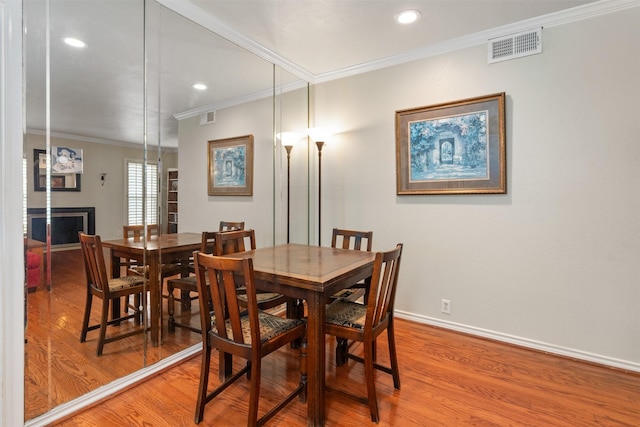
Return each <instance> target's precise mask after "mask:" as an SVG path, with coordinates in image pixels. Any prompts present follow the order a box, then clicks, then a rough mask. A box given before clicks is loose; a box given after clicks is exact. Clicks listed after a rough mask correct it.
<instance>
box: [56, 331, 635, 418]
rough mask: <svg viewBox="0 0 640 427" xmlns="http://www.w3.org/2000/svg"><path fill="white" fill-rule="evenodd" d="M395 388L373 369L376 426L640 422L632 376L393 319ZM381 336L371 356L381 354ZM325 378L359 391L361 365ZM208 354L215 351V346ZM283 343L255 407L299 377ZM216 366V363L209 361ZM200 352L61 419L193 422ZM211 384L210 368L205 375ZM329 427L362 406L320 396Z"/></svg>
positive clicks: (235, 396) (233, 397) (230, 402)
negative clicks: (397, 366) (397, 380)
mask: <svg viewBox="0 0 640 427" xmlns="http://www.w3.org/2000/svg"><path fill="white" fill-rule="evenodd" d="M396 339H397V342H398V357H399V361H400V376H401V382H402V388H401V390H394V388H393V382H392V379H391V377H390V376H389V375H387V374H383V373H378V376H377V380H376V383H377V391H378V403H379V406H380V417H381V420H380V423H379V425H380V426H447V427H449V426H469V425H472V426H580V427H583V426H639V425H640V375H639V374H637V373H628V372H623V371H620V370H615V369H610V368H606V367H602V366H596V365H593V364H589V363H584V362H580V361H573V360H569V359H566V358H562V357H557V356H554V355H549V354H544V353H541V352H536V351H531V350H528V349H523V348H519V347H515V346H511V345H507V344H502V343H499V342H493V341H490V340H485V339H482V338H477V337H473V336H469V335H465V334H461V333H457V332H453V331H448V330H444V329H439V328H435V327H431V326H427V325H420V324H415V323H412V322H409V321H405V320H397V337H396ZM384 341H385V340H383V339H381V340H380V342H379V344H378V346H379V347H378V348H379V359H380V360H381V361H382V362H383V363H387V362H388V355H387V352H386V342H384ZM334 346H335V343H332V344H331V345H328V349H327V365H328V366H327V373H326V374H327V383H328V384H331V385H333V386H340V387H348V388H349V389H351V390H352V391H358V390H359V391H360V392H361V393H362V395H363V396H364V394H365V389H364V381H363V369H362V366H361V365H360V364H358V363H356V362H354V361H353V360H350V361H349V362H348V363H347V364H346V365H345V366H342V367H340V368H336V366H335V363H334V358H333V351H334V348H335V347H334ZM214 353H215V352H214ZM297 366H298V365H297V352H296V350H292V349H290V348H285V349H281V350H280V351H278V352H276V353H274V354H272V355H269V356H267V357H266V358H265V359H264V362H263V368H262V369H263V371H262V372H263V376H262V385H261V396H260V399H261V401H260V413H261V414H262V413H264V412H265V411H266V410H268V409H269V408H270V405H271V404H273V403H274V399H272V398H271V396H273V395H278V396H280V395H282V394H283V391H282V388H283V387H287V388H288V389H290V388H292V387H294V386H295V384H296V382H297V381H298V377H297V373H296V369H297ZM212 367H213V369H214V371H215V370H216V369H217V368H216V367H217V364H216V363H212ZM199 368H200V357H199V356H197V357H194V358H192V359H190V360H188V361H186V362H184V363H182V364H180V365H178V366H175V367H173V368H171V369H170V370H168V371H165V372H164V373H162V374H160V375H158V376H155V377H153V378H151V379H149V380H147V381H145V382H144V383H141V384H139V385H137V386H136V387H134V388H132V389H130V390H128V391H126V392H123V393H121V394H119V395H117V396H114V397H113V398H111V399H109V400H108V401H105V402H101V403H100V404H98V405H96V406H95V407H93V408H90V409H88V410H86V411H84V412H82V413H79V414H76V415H75V416H73V417H72V418H69V419H67V420H64V421H63V422H60V423H59V424H58V425H59V426H103V425H127V426H143V425H144V426H171V427H176V426H192V425H194V424H193V415H194V408H195V398H196V389H197V386H198V377H199ZM210 377H211V381H212V382H217V381H218V375H215V374H214V375H211V376H210ZM246 396H248V382H246V381H240V382H239V383H236V385H233V386H231V387H230V388H229V389H228V390H226V391H225V392H223V393H222V394H221V395H220V396H218V397H217V398H216V399H214V400H213V401H212V402H210V403H209V404H208V405H207V407H206V409H205V414H204V421H203V422H202V423H201V425H205V426H210V425H223V426H230V425H233V426H236V425H245V424H246V419H245V414H246V407H247V402H246ZM326 403H327V422H326V425H327V426H343V425H368V424H371V421H370V418H369V410H368V407H367V406H366V405H363V404H359V403H356V402H353V401H350V400H347V399H344V398H342V397H340V396H338V395H335V394H332V393H328V394H327V400H326ZM268 425H272V426H304V425H306V407H305V405H304V404H301V403H299V402H298V401H297V400H295V401H294V402H292V403H290V404H289V405H288V406H287V407H286V408H285V409H283V411H281V412H280V413H279V414H278V415H276V417H275V418H273V419H272V420H270V422H269V423H268Z"/></svg>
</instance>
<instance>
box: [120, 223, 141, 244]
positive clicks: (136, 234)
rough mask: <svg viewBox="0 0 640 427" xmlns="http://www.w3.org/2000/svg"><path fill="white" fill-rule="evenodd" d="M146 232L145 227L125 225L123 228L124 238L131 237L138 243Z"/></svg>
mask: <svg viewBox="0 0 640 427" xmlns="http://www.w3.org/2000/svg"><path fill="white" fill-rule="evenodd" d="M143 232H144V225H142V224H140V225H123V226H122V237H124V238H125V239H128V238H129V237H133V240H135V241H138V240H140V239H141V238H142V234H143Z"/></svg>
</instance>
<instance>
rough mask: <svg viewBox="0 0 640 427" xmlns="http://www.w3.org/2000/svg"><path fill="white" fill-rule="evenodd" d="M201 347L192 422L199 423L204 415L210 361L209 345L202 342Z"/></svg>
mask: <svg viewBox="0 0 640 427" xmlns="http://www.w3.org/2000/svg"><path fill="white" fill-rule="evenodd" d="M202 347H203V349H202V363H201V364H200V366H201V367H200V385H198V401H197V403H196V414H195V417H194V420H193V421H194V422H195V423H196V424H199V423H200V421H202V417H203V416H204V405H206V403H207V386H208V384H209V366H210V363H211V347H209V345H208V344H206V343H204V344H203V346H202Z"/></svg>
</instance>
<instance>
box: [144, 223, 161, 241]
mask: <svg viewBox="0 0 640 427" xmlns="http://www.w3.org/2000/svg"><path fill="white" fill-rule="evenodd" d="M158 234H160V227H159V226H158V224H147V238H149V237H151V236H157V235H158Z"/></svg>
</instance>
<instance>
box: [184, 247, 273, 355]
mask: <svg viewBox="0 0 640 427" xmlns="http://www.w3.org/2000/svg"><path fill="white" fill-rule="evenodd" d="M194 261H195V265H196V281H197V283H198V297H199V299H200V301H201V302H203V301H211V302H212V303H213V312H214V313H216V315H215V316H214V317H215V329H214V331H215V335H217V336H218V337H220V338H221V339H222V340H224V341H230V342H232V343H235V344H240V345H249V346H250V345H251V344H252V343H256V344H259V343H260V327H259V326H258V325H259V323H258V303H257V300H256V291H255V286H254V276H253V260H252V259H251V258H246V259H236V258H225V257H218V256H214V255H207V254H203V253H200V252H197V253H195V254H194ZM240 279H241V280H242V283H243V284H244V287H245V288H246V296H247V300H246V307H245V306H244V305H243V306H241V305H240V303H239V299H238V291H237V287H236V283H237V281H238V280H240ZM243 293H244V292H243ZM209 298H210V299H209ZM245 309H246V313H247V314H248V316H249V319H250V320H249V324H250V329H251V335H250V337H246V336H244V334H243V331H242V322H241V319H240V317H241V315H243V314H244V312H245ZM222 313H224V314H222ZM200 320H201V322H202V325H203V331H202V332H203V335H204V336H207V335H209V331H211V330H212V325H211V313H210V312H209V310H200ZM227 327H229V330H228V329H227ZM203 342H204V341H203ZM220 350H221V351H223V349H220ZM247 350H248V351H250V350H249V349H247Z"/></svg>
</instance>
